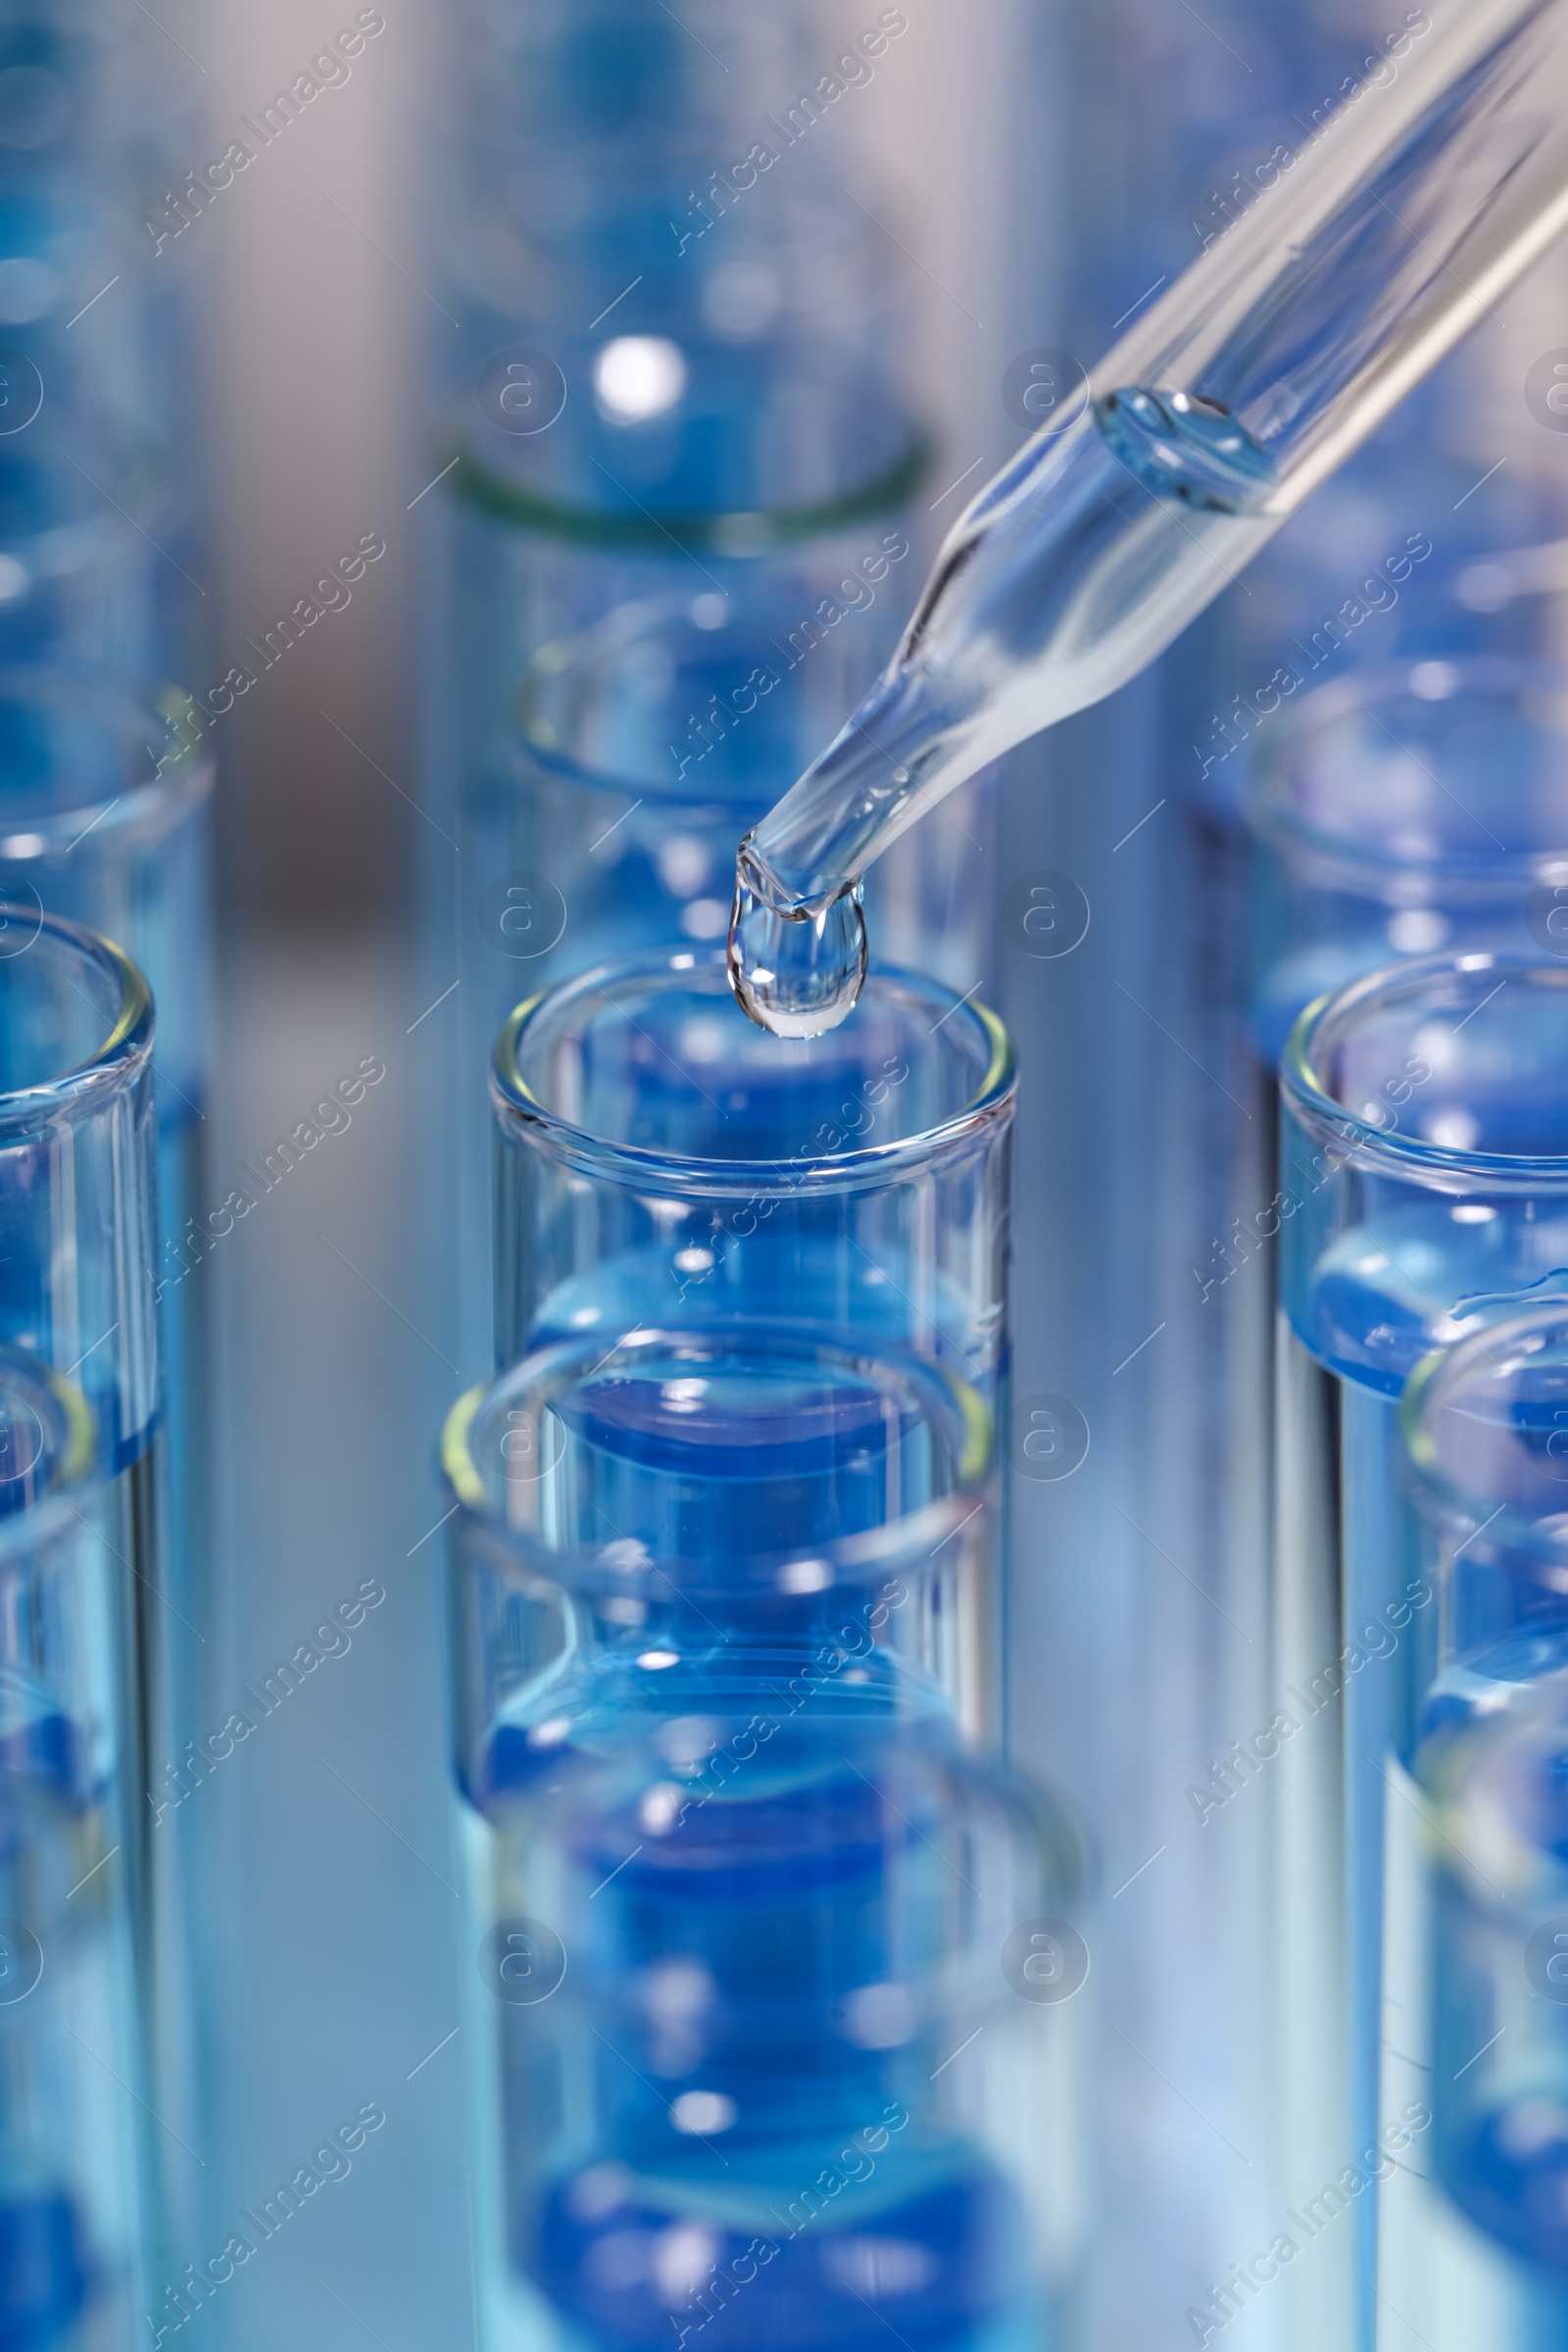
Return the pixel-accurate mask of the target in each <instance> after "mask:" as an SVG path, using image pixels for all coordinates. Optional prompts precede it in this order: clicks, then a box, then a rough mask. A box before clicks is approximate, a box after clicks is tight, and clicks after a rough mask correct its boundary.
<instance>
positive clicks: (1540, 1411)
mask: <svg viewBox="0 0 1568 2352" xmlns="http://www.w3.org/2000/svg"><path fill="white" fill-rule="evenodd" d="M1544 1287H1545V1288H1548V1289H1551V1290H1554V1291H1555V1293H1556V1296H1554V1297H1551V1298H1548V1299H1544V1300H1543V1302H1542V1303H1541V1304H1539V1305H1537V1306H1534V1307H1530V1308H1528V1309H1526V1310H1525V1311H1522V1312H1520V1313H1517V1314H1513V1315H1509V1316H1507V1317H1506V1318H1505V1319H1500V1318H1499V1319H1495V1320H1492V1321H1489V1322H1487V1323H1485V1324H1483V1325H1482V1327H1481V1328H1480V1329H1479V1330H1475V1331H1471V1332H1470V1333H1468V1334H1467V1335H1466V1337H1465V1338H1463V1339H1461V1340H1458V1341H1455V1342H1454V1343H1453V1344H1452V1345H1451V1346H1449V1347H1447V1348H1438V1349H1436V1350H1434V1352H1433V1353H1432V1354H1430V1355H1428V1356H1425V1357H1423V1359H1422V1361H1421V1362H1420V1363H1419V1364H1417V1366H1416V1368H1415V1370H1414V1371H1413V1372H1412V1373H1411V1375H1410V1378H1409V1380H1408V1382H1407V1383H1406V1384H1405V1390H1404V1395H1403V1397H1402V1399H1401V1401H1400V1406H1399V1428H1400V1435H1401V1437H1402V1439H1403V1443H1404V1452H1405V1462H1406V1480H1407V1484H1408V1487H1409V1490H1410V1493H1411V1495H1412V1498H1413V1500H1414V1502H1415V1504H1416V1508H1417V1509H1418V1510H1419V1512H1420V1513H1421V1515H1422V1517H1423V1518H1424V1519H1426V1520H1427V1521H1429V1522H1430V1523H1431V1524H1433V1525H1435V1526H1438V1527H1441V1528H1443V1529H1445V1530H1446V1531H1448V1532H1450V1533H1452V1534H1455V1535H1457V1536H1458V1537H1459V1538H1460V1543H1461V1546H1462V1548H1463V1549H1464V1550H1465V1551H1466V1552H1468V1553H1469V1554H1470V1555H1471V1557H1472V1558H1475V1557H1478V1556H1480V1557H1485V1558H1487V1559H1489V1560H1497V1561H1498V1562H1499V1563H1500V1564H1501V1565H1502V1566H1504V1567H1505V1568H1506V1569H1507V1570H1508V1572H1509V1573H1510V1574H1516V1575H1518V1576H1520V1577H1522V1578H1523V1579H1525V1580H1526V1581H1528V1582H1529V1583H1531V1584H1535V1585H1539V1586H1540V1587H1541V1588H1542V1589H1543V1590H1544V1591H1550V1592H1554V1593H1568V1273H1565V1274H1564V1275H1563V1276H1562V1277H1561V1278H1559V1280H1558V1281H1557V1282H1556V1283H1555V1284H1553V1282H1552V1280H1551V1278H1550V1277H1549V1276H1548V1277H1547V1278H1546V1283H1545V1285H1544Z"/></svg>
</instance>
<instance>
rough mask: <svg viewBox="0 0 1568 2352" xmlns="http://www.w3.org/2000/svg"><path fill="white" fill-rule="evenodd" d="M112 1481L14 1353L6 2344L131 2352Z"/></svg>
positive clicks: (3, 1670)
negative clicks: (127, 2347)
mask: <svg viewBox="0 0 1568 2352" xmlns="http://www.w3.org/2000/svg"><path fill="white" fill-rule="evenodd" d="M103 1470H104V1464H103V1462H102V1460H101V1458H100V1455H99V1447H98V1444H97V1433H96V1431H95V1428H94V1424H93V1419H92V1415H91V1412H90V1411H89V1409H88V1407H87V1404H86V1401H85V1399H84V1398H83V1397H82V1396H81V1394H80V1392H79V1390H77V1389H75V1388H74V1387H73V1385H72V1384H71V1383H69V1382H67V1381H64V1380H62V1379H61V1378H60V1377H59V1375H58V1374H56V1373H53V1372H51V1371H50V1370H49V1369H48V1368H47V1367H46V1366H45V1365H44V1364H42V1363H41V1362H39V1360H38V1359H37V1358H36V1357H34V1356H30V1355H27V1354H25V1353H24V1352H23V1351H22V1350H20V1349H17V1348H9V1347H4V1346H0V1677H3V1683H4V1693H5V1696H4V1705H3V1708H0V2332H3V2334H4V2337H5V2340H6V2341H7V2342H9V2343H13V2344H16V2345H18V2346H22V2345H27V2346H33V2345H37V2346H43V2345H51V2346H59V2347H61V2352H67V2348H68V2347H69V2348H71V2352H76V2348H78V2347H79V2352H89V2348H90V2347H96V2346H99V2345H103V2346H108V2345H117V2346H118V2345H122V2344H129V2343H130V2342H131V2341H132V2340H133V2337H134V2336H135V2334H136V2333H137V2332H138V2331H139V2327H140V2316H139V2315H140V2311H141V2309H142V2308H143V2306H144V2304H145V2302H146V2300H147V2298H146V2293H145V2284H144V2279H145V2273H144V2269H143V2231H144V2227H145V2220H146V2215H145V2206H144V2193H143V2161H142V2138H143V2131H142V2126H143V2120H144V2108H143V2106H142V2104H141V2102H142V2100H143V2093H144V2092H145V2090H146V2088H147V2083H146V2078H145V2072H144V2066H143V2054H142V2050H141V2046H140V2040H139V2017H138V2004H137V1997H136V1984H135V1961H134V1948H133V1936H132V1919H131V1908H130V1905H131V1896H130V1891H129V1890H130V1885H131V1880H130V1872H129V1869H128V1867H127V1860H126V1846H127V1840H129V1839H131V1838H133V1837H134V1834H135V1825H134V1821H133V1818H132V1816H133V1815H134V1813H135V1811H136V1810H137V1808H138V1807H139V1805H140V1792H139V1791H138V1790H137V1789H136V1788H135V1786H134V1779H133V1773H134V1767H133V1764H132V1761H131V1755H132V1748H133V1740H132V1739H131V1736H130V1729H129V1720H128V1718H129V1715H130V1713H131V1712H132V1711H133V1704H134V1699H133V1688H132V1685H133V1678H132V1676H131V1674H130V1672H129V1671H128V1666H129V1658H130V1655H131V1644H130V1640H129V1636H130V1628H129V1625H128V1622H127V1616H128V1607H129V1595H128V1592H127V1589H126V1580H125V1579H124V1578H123V1574H122V1572H121V1569H120V1565H119V1562H118V1559H117V1551H118V1549H119V1545H120V1543H121V1541H122V1540H123V1523H124V1519H125V1517H126V1516H127V1513H126V1511H125V1509H124V1507H123V1499H122V1500H117V1498H116V1496H115V1495H114V1491H113V1487H112V1486H111V1487H108V1488H106V1486H105V1485H104V1483H103ZM128 1475H129V1474H128V1473H122V1478H124V1477H126V1476H128Z"/></svg>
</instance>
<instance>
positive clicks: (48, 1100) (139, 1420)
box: [0, 900, 199, 2252]
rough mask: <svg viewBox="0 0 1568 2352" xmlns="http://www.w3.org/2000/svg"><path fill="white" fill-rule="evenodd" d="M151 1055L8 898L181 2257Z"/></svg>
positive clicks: (163, 2189) (27, 1335)
mask: <svg viewBox="0 0 1568 2352" xmlns="http://www.w3.org/2000/svg"><path fill="white" fill-rule="evenodd" d="M152 1048H153V1011H152V1002H151V998H150V996H149V994H148V990H147V984H146V981H145V980H144V979H143V977H142V975H141V973H140V972H139V971H138V970H137V968H136V966H135V965H134V964H132V963H131V962H130V961H129V959H128V958H127V957H126V956H124V954H123V952H122V950H121V949H119V948H118V947H115V946H113V945H112V944H111V943H110V942H108V941H107V940H103V939H101V938H99V937H98V936H97V935H96V934H95V933H92V932H89V931H86V930H84V929H82V928H81V927H79V926H78V925H76V924H74V923H72V922H70V921H68V920H67V919H66V918H65V917H64V916H61V915H55V914H41V913H40V912H39V911H38V907H37V904H36V901H35V900H32V901H29V902H26V903H22V902H17V901H10V902H0V1341H3V1342H4V1343H5V1344H8V1345H11V1346H14V1347H19V1348H25V1349H26V1350H27V1351H28V1352H30V1353H31V1354H34V1355H36V1356H38V1357H39V1358H41V1359H42V1360H43V1361H44V1362H45V1363H47V1364H48V1365H49V1366H50V1367H51V1369H52V1370H53V1371H55V1372H57V1373H59V1374H61V1375H62V1376H64V1377H66V1378H68V1379H73V1380H74V1381H75V1382H76V1383H77V1385H78V1386H79V1387H80V1389H81V1390H82V1391H83V1393H84V1395H85V1396H86V1398H87V1400H88V1403H89V1405H90V1407H91V1410H92V1414H93V1419H94V1422H95V1424H96V1427H97V1430H98V1434H99V1450H100V1468H101V1471H102V1474H103V1475H104V1476H105V1477H106V1478H107V1479H108V1480H110V1481H111V1492H112V1495H113V1496H114V1498H115V1502H114V1507H115V1511H116V1514H117V1516H116V1531H115V1533H114V1535H113V1537H112V1539H111V1544H112V1549H113V1554H114V1562H115V1575H116V1577H117V1578H118V1579H119V1580H120V1582H121V1585H122V1588H123V1593H122V1605H123V1619H122V1623H123V1628H124V1631H123V1639H122V1650H123V1660H122V1663H123V1670H124V1672H125V1673H126V1674H127V1675H128V1676H129V1677H130V1690H131V1692H132V1703H131V1704H130V1705H129V1706H128V1707H127V1711H126V1715H125V1726H124V1762H125V1770H126V1773H127V1776H128V1777H129V1779H130V1781H131V1784H132V1786H133V1787H134V1788H135V1789H137V1791H138V1796H137V1803H136V1804H135V1805H134V1806H132V1807H130V1808H129V1809H128V1810H127V1816H126V1830H127V1835H126V1842H125V1852H126V1860H127V1868H128V1872H129V1876H130V1883H131V1903H132V1915H133V1921H134V1925H135V1931H136V1936H137V1959H138V1968H139V1973H140V1983H141V1985H142V1987H143V1993H144V1998H145V2000H146V2001H147V2003H148V2005H149V2014H148V2020H147V2028H148V2046H149V2049H150V2050H151V2053H152V2055H151V2058H150V2061H149V2063H150V2065H151V2067H152V2070H153V2074H154V2077H155V2080H156V2082H157V2097H156V2100H155V2104H156V2105H157V2107H158V2111H159V2114H160V2115H161V2116H162V2117H163V2118H164V2119H165V2120H166V2122H167V2123H168V2124H169V2126H170V2127H171V2134H172V2135H173V2134H177V2135H178V2136H177V2138H176V2137H174V2136H172V2135H171V2136H170V2137H169V2138H167V2139H164V2140H163V2141H162V2142H161V2144H160V2145H159V2147H158V2149H157V2150H156V2154H157V2157H158V2159H159V2162H160V2166H161V2172H162V2179H161V2180H157V2181H155V2205H154V2229H155V2231H156V2232H157V2233H158V2234H159V2237H160V2242H161V2243H162V2244H163V2246H164V2248H165V2250H166V2251H171V2252H172V2242H171V2240H172V2230H173V2227H174V2218H173V2217H178V2218H179V2221H180V2224H181V2227H183V2226H184V2225H185V2224H186V2223H188V2221H189V2218H190V2215H189V2201H190V2199H191V2198H192V2197H193V2196H194V2195H195V2193H196V2191H195V2187H194V2181H193V2180H192V2178H191V2174H190V2173H189V2172H182V2171H181V2170H180V2167H181V2165H182V2163H183V2162H184V2159H182V2158H181V2154H180V2144H179V2143H180V2142H181V2141H183V2142H184V2143H185V2144H186V2146H189V2145H190V2144H191V2143H192V2141H193V2140H194V2138H195V2137H196V2136H197V2133H196V2131H195V2128H194V2126H193V2124H192V2122H191V2107H192V2104H193V2102H194V2098H195V2090H194V2085H193V2083H192V2082H191V2080H190V2077H189V2072H188V2049H189V2042H188V2037H189V2034H190V2030H191V2029H190V2020H191V1984H190V1977H189V1971H188V1966H187V1946H186V1942H185V1936H186V1926H185V1913H184V1909H183V1905H182V1900H181V1877H182V1873H183V1871H184V1868H185V1859H184V1856H183V1851H182V1848H181V1846H180V1844H179V1842H178V1840H177V1838H176V1837H175V1835H174V1834H172V1833H166V1834H164V1835H163V1836H161V1837H160V1836H156V1835H155V1834H154V1827H153V1808H152V1806H151V1804H150V1803H149V1802H148V1801H147V1798H146V1795H145V1794H144V1793H143V1792H147V1791H151V1790H152V1789H155V1788H156V1787H157V1785H158V1783H159V1780H160V1778H161V1773H162V1766H163V1762H164V1758H165V1756H166V1755H167V1754H168V1753H169V1752H170V1749H171V1747H172V1744H173V1740H174V1736H175V1731H176V1728H177V1725H178V1721H179V1716H178V1704H179V1700H178V1694H179V1693H180V1692H181V1691H185V1690H187V1689H188V1688H189V1687H190V1680H191V1676H192V1672H193V1668H192V1664H191V1655H190V1652H191V1645H192V1644H193V1643H194V1642H195V1640H196V1636H197V1633H198V1631H199V1629H198V1628H197V1627H196V1626H195V1625H194V1624H193V1622H192V1619H191V1616H190V1611H189V1607H188V1605H187V1603H188V1601H189V1598H190V1595H189V1593H187V1592H185V1591H184V1590H183V1589H182V1587H181V1585H180V1581H179V1560H178V1556H177V1554H175V1553H174V1552H173V1551H172V1547H171V1545H170V1544H169V1540H168V1525H169V1494H168V1477H169V1471H168V1463H167V1460H166V1458H165V1448H164V1443H163V1435H162V1432H163V1421H164V1401H165V1400H164V1387H163V1365H162V1358H161V1348H160V1330H159V1325H160V1316H159V1307H158V1300H157V1297H156V1291H155V1274H154V1269H155V1266H156V1264H157V1254H158V1246H159V1245H158V1168H157V1149H158V1121H157V1109H156V1103H155V1097H154V1085H153V1071H152ZM190 1916H191V1917H194V1916H195V1915H194V1913H191V1914H190ZM193 2169H194V2168H193Z"/></svg>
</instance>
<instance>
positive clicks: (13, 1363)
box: [0, 1342, 102, 1574]
mask: <svg viewBox="0 0 1568 2352" xmlns="http://www.w3.org/2000/svg"><path fill="white" fill-rule="evenodd" d="M0 1377H10V1378H13V1379H15V1380H17V1381H18V1382H30V1383H32V1384H33V1385H35V1386H36V1387H39V1388H44V1389H47V1390H48V1391H49V1392H50V1394H51V1396H52V1397H53V1399H54V1401H55V1403H56V1404H57V1405H58V1406H59V1408H60V1412H61V1415H62V1418H63V1421H64V1424H65V1433H66V1437H65V1446H64V1448H63V1450H62V1453H61V1457H60V1462H59V1466H58V1469H57V1471H56V1474H55V1476H54V1478H53V1479H52V1481H51V1483H50V1485H49V1486H48V1487H47V1488H46V1489H45V1491H44V1492H43V1494H41V1495H38V1496H37V1497H36V1498H35V1499H34V1500H33V1501H32V1502H29V1503H27V1504H26V1505H25V1507H24V1508H23V1509H22V1510H20V1511H17V1512H14V1513H13V1514H12V1515H11V1516H10V1517H5V1518H0V1574H3V1573H4V1571H5V1570H6V1569H7V1568H8V1567H9V1566H10V1565H11V1563H12V1562H13V1561H14V1560H17V1559H19V1558H23V1557H25V1556H27V1555H29V1554H31V1553H32V1552H35V1551H37V1550H38V1549H40V1548H41V1547H42V1546H43V1545H45V1544H52V1543H53V1542H54V1541H55V1540H56V1538H57V1537H59V1536H61V1535H63V1534H66V1533H67V1532H69V1530H70V1528H71V1526H72V1524H73V1522H74V1523H75V1524H77V1525H79V1524H80V1521H81V1517H82V1508H81V1506H82V1505H83V1504H84V1503H85V1502H86V1501H87V1499H88V1497H89V1496H90V1495H91V1494H92V1493H93V1492H94V1491H95V1490H96V1489H97V1487H98V1486H99V1485H100V1484H101V1482H102V1468H101V1464H100V1462H99V1457H98V1423H97V1419H96V1416H95V1415H94V1413H93V1409H92V1406H91V1405H90V1404H89V1403H88V1401H87V1399H86V1397H84V1396H83V1394H82V1392H81V1390H80V1389H79V1388H78V1387H77V1386H76V1384H75V1382H74V1381H73V1380H70V1379H68V1378H67V1376H66V1375H65V1374H64V1373H63V1372H57V1371H56V1370H55V1369H54V1367H53V1365H52V1364H47V1363H45V1362H44V1360H43V1358H42V1357H41V1356H37V1355H34V1354H33V1353H32V1352H31V1351H30V1350H29V1349H28V1348H17V1347H13V1346H12V1345H11V1344H10V1343H9V1342H7V1343H0Z"/></svg>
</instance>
